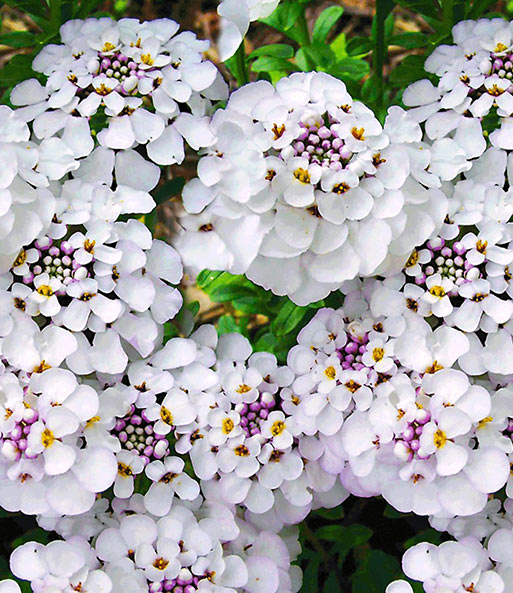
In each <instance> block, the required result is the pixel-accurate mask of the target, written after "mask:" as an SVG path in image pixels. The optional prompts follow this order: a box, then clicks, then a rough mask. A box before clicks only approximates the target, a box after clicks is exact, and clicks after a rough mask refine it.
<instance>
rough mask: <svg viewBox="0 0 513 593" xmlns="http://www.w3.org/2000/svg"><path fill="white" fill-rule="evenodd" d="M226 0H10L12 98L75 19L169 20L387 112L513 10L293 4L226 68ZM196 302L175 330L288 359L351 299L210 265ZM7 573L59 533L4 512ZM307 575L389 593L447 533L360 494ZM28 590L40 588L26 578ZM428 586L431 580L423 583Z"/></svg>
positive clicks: (313, 552)
mask: <svg viewBox="0 0 513 593" xmlns="http://www.w3.org/2000/svg"><path fill="white" fill-rule="evenodd" d="M217 4H218V3H217V2H216V1H215V0H5V1H3V2H0V102H2V103H5V104H9V93H10V90H11V89H12V87H13V86H15V85H16V84H17V83H18V82H20V81H22V80H25V79H26V78H30V77H33V76H37V77H38V78H40V79H41V80H42V82H44V80H43V79H42V78H41V75H36V73H34V72H33V71H32V68H31V63H32V59H33V57H34V55H35V54H36V53H37V52H38V51H39V50H40V49H41V47H42V46H44V45H46V44H48V43H58V42H59V37H58V31H59V27H60V25H61V24H62V23H63V22H65V21H66V20H69V19H72V18H86V17H88V16H112V17H114V18H121V17H125V16H130V17H138V18H140V19H143V20H150V19H154V18H161V17H167V18H172V19H174V20H176V21H178V22H179V23H180V24H181V26H182V28H184V29H189V30H193V31H195V32H196V33H197V34H198V36H199V37H201V38H206V39H209V40H210V41H211V42H212V46H211V48H210V50H209V51H208V52H207V56H206V57H208V58H209V59H210V60H212V61H213V62H215V63H216V64H217V65H218V66H219V68H220V69H221V71H222V72H223V74H224V76H225V78H226V80H227V81H228V82H229V83H230V86H231V88H232V89H234V88H237V86H240V85H241V84H244V83H245V82H247V81H250V80H251V81H253V80H257V79H266V80H269V81H272V82H276V81H277V80H279V79H280V78H281V77H282V76H287V75H288V74H290V73H291V72H295V71H301V70H303V71H309V70H319V71H323V72H328V73H329V74H331V75H333V76H336V77H337V78H340V79H341V80H343V81H344V82H345V83H346V85H347V86H348V88H349V90H350V92H351V93H352V95H353V96H354V97H355V98H357V99H361V100H362V101H364V102H365V103H367V104H368V105H369V106H370V107H372V108H373V109H374V110H375V111H376V113H377V114H378V117H379V118H380V119H383V118H384V116H385V114H386V111H387V109H388V107H389V106H390V105H392V104H401V93H402V91H403V89H404V88H405V87H406V86H407V85H408V84H410V83H411V82H414V81H415V80H418V79H420V78H423V77H425V76H426V74H425V72H424V70H423V63H424V60H425V57H426V55H428V54H429V53H430V52H431V51H432V50H433V49H434V48H435V47H436V46H437V45H439V44H441V43H445V42H450V33H451V28H452V26H453V25H454V24H455V23H457V22H458V21H460V20H462V19H465V18H472V19H476V18H479V17H481V16H502V17H504V18H507V19H509V18H512V17H513V0H500V1H498V2H497V1H494V0H396V1H393V0H377V1H375V0H282V1H281V3H280V5H279V6H278V8H277V10H276V11H275V12H274V13H273V14H272V15H271V16H270V17H268V18H266V19H264V20H262V21H261V22H257V23H253V24H252V26H251V28H250V31H249V34H248V36H247V38H246V39H245V42H244V45H243V46H241V48H239V51H238V53H237V55H236V56H235V57H234V58H232V59H231V60H229V61H228V62H227V63H225V64H222V63H219V59H218V54H217V50H216V45H215V39H216V37H217V33H218V31H219V17H218V16H217V13H216V9H217ZM196 162H197V156H196V155H193V154H189V155H188V156H187V157H186V159H185V161H184V163H182V165H180V166H174V167H173V168H172V171H170V170H169V168H168V169H166V170H163V175H162V182H161V184H160V185H159V186H158V187H157V188H156V190H155V191H154V198H155V200H156V202H157V204H158V205H159V206H158V208H157V210H156V211H155V212H154V213H152V214H151V215H148V216H146V218H145V222H146V224H147V225H148V226H149V227H150V228H151V229H152V231H153V232H154V233H155V235H156V236H158V237H160V238H163V239H170V238H171V237H172V235H173V234H174V233H175V232H176V230H177V227H176V225H177V222H176V221H177V213H179V211H180V208H181V204H180V197H179V196H180V192H181V189H182V187H183V184H184V182H185V181H186V180H187V179H190V178H192V177H194V175H195V169H196ZM182 288H183V293H184V297H185V301H186V304H187V305H186V307H185V308H184V309H183V311H182V312H181V313H180V315H179V316H178V318H176V319H175V320H174V321H173V323H172V324H169V325H168V326H167V327H166V333H165V337H166V339H169V338H170V337H172V336H175V335H185V334H187V333H188V332H189V331H190V330H191V329H192V327H193V326H194V325H196V324H199V323H214V324H215V325H216V327H217V329H218V331H219V333H226V332H232V331H236V332H240V333H241V334H243V335H245V336H247V337H248V338H249V339H250V340H251V342H252V344H253V346H254V348H255V350H265V351H269V352H273V353H274V354H275V355H276V356H277V357H278V359H279V360H280V361H281V362H285V359H286V353H287V351H288V349H289V348H290V347H291V346H292V345H293V344H294V343H295V340H296V336H297V333H298V331H299V329H300V328H301V327H303V326H304V325H305V324H306V323H307V322H308V321H309V320H310V319H311V317H312V316H313V315H314V314H315V311H316V310H317V309H318V308H319V307H322V306H332V307H338V306H340V305H341V304H342V295H340V294H339V293H335V294H333V295H331V296H330V297H329V298H327V299H325V300H323V301H320V302H318V303H313V304H311V305H310V306H308V307H297V306H296V305H294V304H293V303H292V302H291V301H289V300H288V299H287V298H286V297H277V296H275V295H272V294H271V293H269V292H267V291H265V290H263V289H262V288H260V287H257V286H255V285H253V284H252V283H251V282H249V281H248V280H247V279H246V278H244V277H243V276H232V275H230V274H227V273H221V272H212V271H209V270H205V271H204V272H202V273H201V274H200V275H199V277H198V278H197V279H196V281H195V282H192V281H191V280H190V279H188V278H185V279H184V284H183V287H182ZM0 528H1V529H2V534H3V535H2V537H1V538H0V578H6V577H7V576H9V571H8V557H9V554H10V552H11V551H12V549H13V548H15V547H16V546H18V545H20V544H21V543H23V542H25V541H30V540H36V541H41V542H47V541H48V540H49V539H52V538H53V535H52V534H51V533H47V532H45V531H43V530H41V529H39V528H38V527H37V524H36V522H35V520H34V519H33V518H30V517H27V516H23V515H21V514H10V513H6V512H4V511H0ZM300 533H301V542H302V546H303V553H302V555H301V557H300V559H299V563H300V565H301V566H302V568H303V571H304V583H303V588H302V593H341V592H344V593H349V592H352V593H381V592H383V591H384V589H385V586H386V585H387V583H388V582H390V581H391V580H393V579H395V578H399V577H400V576H401V571H400V558H401V556H402V554H403V552H404V550H405V549H406V548H408V547H410V546H411V545H414V544H415V543H418V542H419V541H431V542H433V543H440V541H441V538H442V535H441V534H439V533H438V532H436V531H434V530H432V529H430V528H429V524H428V522H427V520H426V519H424V518H421V517H416V516H414V515H412V514H406V515H404V514H400V513H398V512H396V511H395V510H393V509H392V508H391V507H389V506H388V505H387V504H386V503H385V502H384V501H383V500H382V499H369V500H366V499H355V498H352V497H350V498H349V499H348V500H347V501H346V502H345V503H344V504H343V505H342V506H340V507H339V508H336V509H331V510H321V511H317V512H315V513H312V514H311V515H310V516H309V517H308V518H307V519H306V521H304V522H303V524H302V525H301V526H300ZM23 588H24V591H27V592H28V590H29V589H28V588H27V586H26V583H25V584H24V585H23ZM414 588H415V590H416V591H417V592H418V593H420V591H421V588H420V586H419V584H418V583H417V584H414Z"/></svg>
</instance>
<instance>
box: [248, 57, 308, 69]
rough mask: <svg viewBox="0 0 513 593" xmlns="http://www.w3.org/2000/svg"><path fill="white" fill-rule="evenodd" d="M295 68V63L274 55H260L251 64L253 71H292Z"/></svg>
mask: <svg viewBox="0 0 513 593" xmlns="http://www.w3.org/2000/svg"><path fill="white" fill-rule="evenodd" d="M297 69H298V68H297V66H296V65H295V64H292V63H291V62H289V61H287V60H284V59H283V58H276V57H274V56H262V57H261V58H257V59H256V60H255V61H254V62H253V64H251V70H252V71H253V72H292V71H293V70H297Z"/></svg>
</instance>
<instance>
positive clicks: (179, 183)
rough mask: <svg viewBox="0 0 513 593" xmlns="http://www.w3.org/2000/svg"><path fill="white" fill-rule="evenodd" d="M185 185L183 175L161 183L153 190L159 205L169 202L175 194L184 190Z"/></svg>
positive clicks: (154, 197)
mask: <svg viewBox="0 0 513 593" xmlns="http://www.w3.org/2000/svg"><path fill="white" fill-rule="evenodd" d="M184 185H185V179H184V178H183V177H175V178H174V179H170V180H169V181H165V182H164V183H163V184H162V185H159V186H158V187H157V188H156V189H155V190H154V192H153V199H154V200H155V202H156V204H157V206H160V204H163V203H164V202H167V201H168V200H170V199H171V198H172V197H173V196H177V195H178V194H179V193H180V192H181V191H182V189H183V186H184Z"/></svg>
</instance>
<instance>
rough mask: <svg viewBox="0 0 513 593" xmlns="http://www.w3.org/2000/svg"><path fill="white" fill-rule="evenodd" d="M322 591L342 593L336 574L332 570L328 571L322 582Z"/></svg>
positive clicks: (325, 592) (324, 592)
mask: <svg viewBox="0 0 513 593" xmlns="http://www.w3.org/2000/svg"><path fill="white" fill-rule="evenodd" d="M323 593H342V589H341V588H340V583H339V582H338V579H337V575H336V574H335V573H334V572H330V574H329V575H328V578H327V579H326V582H325V583H324V588H323Z"/></svg>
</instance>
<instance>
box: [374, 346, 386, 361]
mask: <svg viewBox="0 0 513 593" xmlns="http://www.w3.org/2000/svg"><path fill="white" fill-rule="evenodd" d="M383 356H385V349H384V348H374V350H373V351H372V358H373V359H374V362H379V361H380V360H381V359H382V358H383Z"/></svg>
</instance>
